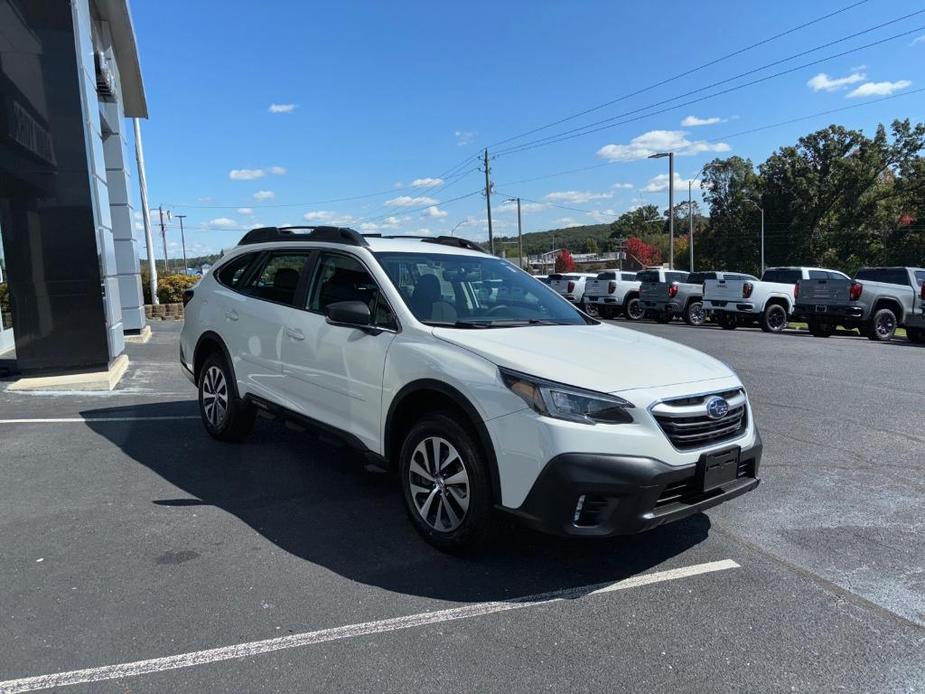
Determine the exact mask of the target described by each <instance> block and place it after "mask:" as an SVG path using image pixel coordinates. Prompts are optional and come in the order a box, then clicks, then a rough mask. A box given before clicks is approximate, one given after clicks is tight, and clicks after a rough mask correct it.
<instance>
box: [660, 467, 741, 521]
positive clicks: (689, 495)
mask: <svg viewBox="0 0 925 694" xmlns="http://www.w3.org/2000/svg"><path fill="white" fill-rule="evenodd" d="M754 476H755V459H754V458H749V459H748V460H740V461H739V466H738V469H737V470H736V479H742V478H743V477H754ZM722 493H723V490H722V489H714V490H712V491H709V492H704V491H702V490H701V489H700V487H699V486H698V484H697V476H696V475H692V476H691V477H688V478H687V479H683V480H680V481H678V482H672V483H671V484H669V485H666V486H665V488H664V489H663V490H662V493H661V494H659V495H658V499H657V500H656V501H655V508H656V509H659V508H661V507H663V506H668V505H669V504H696V503H697V502H700V501H703V500H705V499H709V498H710V497H711V496H717V495H719V494H722Z"/></svg>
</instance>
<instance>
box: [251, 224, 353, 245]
mask: <svg viewBox="0 0 925 694" xmlns="http://www.w3.org/2000/svg"><path fill="white" fill-rule="evenodd" d="M303 229H306V230H308V231H309V233H307V234H302V233H299V231H300V230H303ZM268 241H324V242H327V243H343V244H345V245H347V246H368V245H369V244H368V243H367V242H366V239H364V238H363V236H362V235H360V234H359V233H357V232H356V231H354V230H353V229H350V228H349V227H324V226H321V227H302V226H290V227H258V228H256V229H251V230H250V231H249V232H247V233H246V234H244V237H243V238H242V239H241V240H240V241H238V245H239V246H247V245H250V244H252V243H266V242H268Z"/></svg>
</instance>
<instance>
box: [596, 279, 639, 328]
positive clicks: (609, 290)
mask: <svg viewBox="0 0 925 694" xmlns="http://www.w3.org/2000/svg"><path fill="white" fill-rule="evenodd" d="M633 299H636V301H635V302H634V303H633V307H634V310H636V311H637V312H640V309H639V301H638V299H639V280H637V279H636V273H635V272H624V271H623V270H601V271H600V272H599V273H597V277H595V278H594V279H589V280H587V281H586V282H585V294H584V302H585V305H586V306H587V307H588V308H591V309H596V310H597V312H598V314H599V315H600V316H601V318H608V319H609V318H616V317H617V315H618V314H619V313H620V311H622V310H624V307H625V306H626V305H627V302H629V301H632V300H633ZM640 317H641V315H640Z"/></svg>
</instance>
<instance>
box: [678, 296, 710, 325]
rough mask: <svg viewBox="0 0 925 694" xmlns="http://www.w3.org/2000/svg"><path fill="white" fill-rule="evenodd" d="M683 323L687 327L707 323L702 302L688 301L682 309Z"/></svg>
mask: <svg viewBox="0 0 925 694" xmlns="http://www.w3.org/2000/svg"><path fill="white" fill-rule="evenodd" d="M683 318H684V322H685V323H687V324H688V325H703V324H704V323H706V322H707V314H706V311H704V310H703V302H702V301H697V300H696V299H695V300H694V301H689V302H688V304H687V306H686V307H685V308H684V315H683Z"/></svg>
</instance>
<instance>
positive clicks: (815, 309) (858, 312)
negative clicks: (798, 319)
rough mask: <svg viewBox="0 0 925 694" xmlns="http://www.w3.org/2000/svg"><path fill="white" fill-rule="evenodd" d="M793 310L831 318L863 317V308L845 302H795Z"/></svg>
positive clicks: (798, 312)
mask: <svg viewBox="0 0 925 694" xmlns="http://www.w3.org/2000/svg"><path fill="white" fill-rule="evenodd" d="M793 311H794V313H796V314H798V315H801V316H832V317H833V318H854V319H855V320H860V319H862V318H863V317H864V309H863V308H861V307H860V306H850V305H847V304H841V305H839V304H797V305H796V307H795V308H794V309H793Z"/></svg>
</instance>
